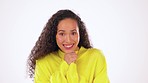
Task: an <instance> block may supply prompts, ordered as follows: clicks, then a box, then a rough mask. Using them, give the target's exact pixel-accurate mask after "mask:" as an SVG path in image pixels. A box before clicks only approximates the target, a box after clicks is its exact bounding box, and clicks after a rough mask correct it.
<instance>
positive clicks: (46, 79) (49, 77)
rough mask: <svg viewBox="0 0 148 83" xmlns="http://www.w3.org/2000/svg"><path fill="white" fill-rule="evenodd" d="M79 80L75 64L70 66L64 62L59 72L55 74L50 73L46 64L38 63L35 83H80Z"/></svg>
mask: <svg viewBox="0 0 148 83" xmlns="http://www.w3.org/2000/svg"><path fill="white" fill-rule="evenodd" d="M71 74H73V75H71ZM77 79H78V77H77V70H76V65H75V64H74V63H72V64H70V65H68V64H67V63H66V62H65V61H64V60H63V61H62V62H61V65H60V66H59V70H57V71H56V72H55V73H53V74H51V73H50V72H49V70H48V69H47V68H46V66H45V65H44V64H41V63H38V62H37V63H36V68H35V79H34V83H78V82H77V81H78V80H77Z"/></svg>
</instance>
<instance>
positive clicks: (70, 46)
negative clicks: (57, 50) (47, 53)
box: [63, 44, 74, 50]
mask: <svg viewBox="0 0 148 83" xmlns="http://www.w3.org/2000/svg"><path fill="white" fill-rule="evenodd" d="M73 45H74V44H63V46H64V48H65V49H67V50H68V49H71V48H72V47H73Z"/></svg>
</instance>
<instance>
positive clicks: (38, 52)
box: [27, 10, 92, 78]
mask: <svg viewBox="0 0 148 83" xmlns="http://www.w3.org/2000/svg"><path fill="white" fill-rule="evenodd" d="M65 18H71V19H74V20H76V21H77V24H78V28H79V33H80V41H79V44H78V47H81V46H83V47H84V48H92V45H91V44H90V41H89V37H88V33H87V30H86V27H85V24H84V22H83V21H82V20H81V18H80V17H79V16H78V15H76V14H75V13H74V12H72V11H71V10H59V11H58V12H56V13H55V14H53V15H52V17H51V18H50V19H49V20H48V22H47V24H46V26H45V27H44V29H43V31H42V32H41V35H40V36H39V38H38V40H37V42H36V44H35V46H34V47H33V49H32V50H31V53H30V55H29V57H28V60H27V73H28V75H29V77H30V78H33V77H34V71H35V65H36V60H38V59H40V58H43V57H45V56H46V55H47V54H49V53H51V52H55V51H58V49H59V47H58V45H57V43H56V34H57V26H58V23H59V22H60V21H61V20H63V19H65Z"/></svg>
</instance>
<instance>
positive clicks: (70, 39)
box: [56, 18, 80, 53]
mask: <svg viewBox="0 0 148 83" xmlns="http://www.w3.org/2000/svg"><path fill="white" fill-rule="evenodd" d="M79 39H80V35H79V28H78V24H77V21H76V20H74V19H71V18H66V19H63V20H61V21H60V22H59V24H58V26H57V34H56V42H57V45H58V47H59V48H60V49H61V50H62V51H63V52H65V53H69V52H73V51H76V50H77V49H78V43H79Z"/></svg>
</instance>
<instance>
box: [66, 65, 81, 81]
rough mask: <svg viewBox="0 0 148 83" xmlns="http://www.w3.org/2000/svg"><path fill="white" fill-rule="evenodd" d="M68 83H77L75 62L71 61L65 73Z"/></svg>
mask: <svg viewBox="0 0 148 83" xmlns="http://www.w3.org/2000/svg"><path fill="white" fill-rule="evenodd" d="M66 78H67V81H68V83H78V82H79V77H78V73H77V66H76V64H75V63H71V64H70V66H69V69H68V71H67V74H66Z"/></svg>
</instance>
